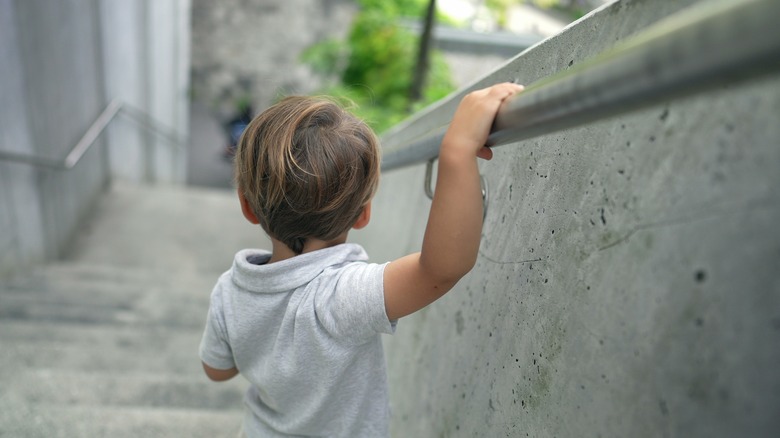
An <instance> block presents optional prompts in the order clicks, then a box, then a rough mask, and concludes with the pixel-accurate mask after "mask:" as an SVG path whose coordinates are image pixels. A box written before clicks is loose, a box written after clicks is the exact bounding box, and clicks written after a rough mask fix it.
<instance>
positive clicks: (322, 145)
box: [235, 96, 379, 254]
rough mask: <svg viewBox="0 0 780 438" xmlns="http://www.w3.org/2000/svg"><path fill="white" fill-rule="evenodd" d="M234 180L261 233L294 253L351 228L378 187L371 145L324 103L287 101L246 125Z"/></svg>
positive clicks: (365, 131) (361, 126)
mask: <svg viewBox="0 0 780 438" xmlns="http://www.w3.org/2000/svg"><path fill="white" fill-rule="evenodd" d="M235 175H236V183H237V185H238V188H239V190H240V191H241V193H242V194H243V195H244V196H245V197H246V200H247V202H248V204H249V207H250V208H251V209H252V212H253V213H254V214H255V216H257V218H258V219H259V221H260V225H261V226H262V227H263V229H264V230H265V232H266V233H268V234H269V235H270V236H271V237H273V238H275V239H277V240H279V241H281V242H283V243H284V244H285V245H287V246H288V247H290V249H292V250H293V251H294V252H295V253H296V254H300V253H301V252H302V251H303V245H304V243H305V242H306V239H308V238H316V239H322V240H330V239H334V238H336V237H338V236H339V235H341V234H342V233H344V232H345V231H348V230H349V229H350V228H351V227H352V225H354V223H355V221H357V219H358V217H359V216H360V213H361V212H362V211H363V207H365V206H366V204H368V202H369V201H370V200H371V197H372V196H373V195H374V192H375V191H376V187H377V185H378V183H379V146H378V141H377V139H376V136H375V135H374V133H373V132H372V131H371V129H370V128H369V127H368V126H366V124H365V123H363V122H362V121H361V120H359V119H358V118H356V117H355V116H353V115H352V114H350V113H348V112H347V111H345V110H344V109H342V108H341V107H340V106H339V105H338V104H336V103H335V102H333V101H331V100H328V99H326V98H314V97H304V96H295V97H288V98H285V99H283V100H282V101H280V102H279V103H277V104H276V105H274V106H272V107H271V108H269V109H267V110H266V111H264V112H263V113H262V114H260V115H259V116H258V117H256V118H255V119H254V120H252V122H251V123H250V124H249V126H247V128H246V130H245V131H244V134H243V135H242V136H241V139H240V140H239V142H238V148H237V152H236V160H235Z"/></svg>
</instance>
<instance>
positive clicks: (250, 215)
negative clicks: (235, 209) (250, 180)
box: [238, 189, 260, 225]
mask: <svg viewBox="0 0 780 438" xmlns="http://www.w3.org/2000/svg"><path fill="white" fill-rule="evenodd" d="M238 201H239V202H240V203H241V212H242V213H244V217H245V218H246V220H248V221H249V222H251V223H253V224H255V225H257V224H259V223H260V220H259V219H257V216H256V215H255V213H254V212H252V208H250V207H249V202H247V200H246V197H244V194H243V193H241V189H238Z"/></svg>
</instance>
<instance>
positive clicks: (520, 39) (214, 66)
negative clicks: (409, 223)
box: [187, 0, 605, 187]
mask: <svg viewBox="0 0 780 438" xmlns="http://www.w3.org/2000/svg"><path fill="white" fill-rule="evenodd" d="M603 3H605V0H386V1H383V0H323V1H310V0H308V1H307V0H289V1H282V0H216V1H210V0H193V3H192V67H191V72H192V74H191V90H192V91H191V98H192V111H191V117H192V121H193V123H192V125H191V126H192V129H193V132H192V134H191V135H190V138H191V139H192V140H193V143H192V147H193V152H194V153H192V154H190V155H189V158H188V160H189V161H188V172H187V174H188V177H187V181H188V182H189V183H190V184H193V185H202V186H212V187H229V186H230V174H229V162H230V160H229V151H226V150H225V148H227V147H229V146H230V143H231V142H232V140H231V138H230V137H231V135H234V136H235V133H234V131H235V129H234V128H235V127H240V126H243V125H242V124H243V123H245V121H244V119H246V117H245V116H244V117H243V118H242V115H245V114H246V113H247V112H249V113H257V112H260V111H262V110H263V109H264V108H266V107H268V106H269V105H270V104H271V103H273V102H274V101H275V100H277V99H279V98H280V97H282V96H286V95H289V94H327V95H331V96H336V97H338V98H342V99H343V100H344V101H345V102H351V103H353V104H354V107H353V110H354V111H355V112H357V113H358V114H359V116H360V117H362V118H364V119H365V120H366V121H367V122H368V123H369V124H370V125H371V126H372V127H373V128H374V129H375V130H376V131H377V132H379V133H382V132H383V131H385V130H386V129H387V128H389V127H391V126H393V125H395V124H397V123H398V122H400V121H401V120H403V119H404V118H406V117H407V116H409V115H410V114H412V113H413V112H415V111H417V110H419V109H421V108H423V107H425V106H427V105H429V104H430V103H432V102H435V101H436V100H438V99H441V98H443V97H444V96H446V95H448V94H449V93H451V92H453V91H454V90H456V89H458V88H461V87H464V86H466V85H468V84H469V83H471V82H473V81H474V80H476V79H478V78H480V77H482V76H484V75H485V74H486V73H489V72H490V71H492V70H493V69H495V68H496V67H498V66H500V65H502V64H504V63H505V62H506V61H507V60H509V59H511V58H512V57H514V56H516V55H517V54H518V53H520V52H522V51H523V50H525V49H526V48H528V47H530V46H531V45H533V44H535V43H537V42H539V41H541V40H542V39H544V38H546V37H549V36H552V35H555V34H556V33H558V32H560V31H561V30H562V29H563V28H564V27H565V26H567V25H568V24H569V23H570V22H572V21H574V20H576V19H578V18H580V17H582V16H583V15H584V14H586V13H587V12H589V11H590V10H592V9H594V8H595V7H598V6H599V5H601V4H603ZM431 11H433V12H432V13H431ZM221 143H224V144H221ZM218 146H222V148H220V147H218ZM195 151H197V152H195ZM226 152H227V153H226ZM220 154H223V155H225V156H226V158H227V159H222V160H220V159H219V158H218V155H220Z"/></svg>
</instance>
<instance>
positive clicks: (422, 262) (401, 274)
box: [384, 83, 523, 320]
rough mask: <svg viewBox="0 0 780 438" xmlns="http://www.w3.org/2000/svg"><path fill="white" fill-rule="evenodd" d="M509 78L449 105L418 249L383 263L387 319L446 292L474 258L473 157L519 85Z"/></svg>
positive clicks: (485, 154) (477, 191) (477, 194)
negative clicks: (450, 112) (451, 114)
mask: <svg viewBox="0 0 780 438" xmlns="http://www.w3.org/2000/svg"><path fill="white" fill-rule="evenodd" d="M522 89H523V87H522V86H520V85H516V84H512V83H503V84H498V85H494V86H492V87H489V88H485V89H483V90H478V91H474V92H471V93H469V94H468V95H466V97H464V98H463V101H462V102H461V104H460V105H459V106H458V109H457V110H456V111H455V116H454V117H453V119H452V123H450V127H449V128H448V129H447V133H446V134H445V135H444V139H443V140H442V144H441V149H440V151H439V173H438V177H437V180H436V192H435V193H434V195H433V202H432V204H431V212H430V214H429V215H428V226H427V227H426V229H425V237H424V238H423V245H422V251H420V252H419V253H416V254H410V255H408V256H406V257H402V258H400V259H398V260H395V261H393V262H390V264H388V265H387V267H386V268H385V276H384V287H385V310H386V311H387V317H388V318H390V319H391V320H393V319H397V318H400V317H402V316H405V315H408V314H410V313H413V312H416V311H418V310H420V309H422V308H423V307H425V306H427V305H428V304H430V303H432V302H433V301H435V300H437V299H438V298H439V297H441V296H442V295H444V294H445V293H447V291H449V290H450V289H451V288H452V287H453V286H454V285H455V283H457V282H458V281H459V280H460V279H461V277H463V276H464V275H466V274H467V273H468V272H469V271H470V270H471V268H473V267H474V263H475V262H476V259H477V254H478V252H479V239H480V234H481V231H482V189H481V188H480V184H479V168H478V166H477V160H476V157H481V158H485V159H488V160H489V159H490V158H491V157H492V156H493V152H492V151H491V150H490V149H488V148H486V147H485V142H486V141H487V138H488V135H489V134H490V127H491V125H492V124H493V119H495V117H496V113H497V112H498V108H499V107H500V106H501V103H502V102H503V101H504V100H505V99H506V98H508V97H509V96H512V95H513V94H515V93H517V92H519V91H520V90H522Z"/></svg>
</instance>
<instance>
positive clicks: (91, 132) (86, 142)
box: [0, 99, 183, 170]
mask: <svg viewBox="0 0 780 438" xmlns="http://www.w3.org/2000/svg"><path fill="white" fill-rule="evenodd" d="M118 114H123V115H125V116H127V117H128V118H130V119H133V120H134V121H135V122H137V123H138V124H139V125H140V126H141V127H142V128H144V129H147V130H149V131H150V132H152V133H154V134H157V135H159V136H161V137H164V138H165V139H166V140H168V141H170V142H171V143H173V144H174V145H176V146H178V147H181V146H182V144H183V142H182V141H181V140H180V139H179V136H178V135H177V134H176V133H175V132H174V131H172V130H170V128H167V127H165V126H163V125H162V124H160V123H159V122H156V121H155V120H154V119H152V117H151V116H150V115H149V114H147V113H145V112H144V111H142V110H140V109H138V108H134V107H132V106H130V105H128V104H126V103H123V102H120V101H119V100H118V99H114V100H112V101H111V102H109V104H108V105H107V106H106V108H105V109H104V110H103V111H102V112H101V113H100V115H99V116H97V118H96V119H95V121H94V122H92V125H90V127H89V128H88V129H87V131H86V132H85V133H84V135H83V136H82V137H81V139H80V140H79V141H78V142H77V143H76V144H75V145H74V146H73V148H71V150H70V152H68V155H66V156H65V158H64V159H56V158H51V157H46V156H43V155H35V154H22V153H19V152H11V151H6V150H0V160H5V161H13V162H16V163H22V164H29V165H32V166H37V167H45V168H49V169H55V170H69V169H72V168H74V167H75V166H76V165H77V164H78V163H79V161H81V158H82V157H83V156H84V154H86V153H87V151H88V150H89V148H90V147H92V145H93V144H94V143H95V141H96V140H97V139H98V138H99V137H100V135H101V134H102V133H103V131H105V130H106V128H107V127H108V125H109V124H110V123H111V121H112V120H114V119H115V118H116V116H117V115H118Z"/></svg>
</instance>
